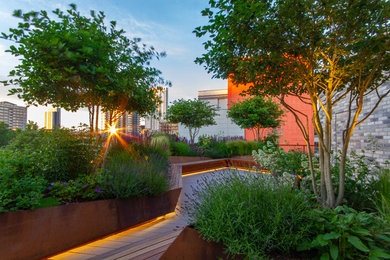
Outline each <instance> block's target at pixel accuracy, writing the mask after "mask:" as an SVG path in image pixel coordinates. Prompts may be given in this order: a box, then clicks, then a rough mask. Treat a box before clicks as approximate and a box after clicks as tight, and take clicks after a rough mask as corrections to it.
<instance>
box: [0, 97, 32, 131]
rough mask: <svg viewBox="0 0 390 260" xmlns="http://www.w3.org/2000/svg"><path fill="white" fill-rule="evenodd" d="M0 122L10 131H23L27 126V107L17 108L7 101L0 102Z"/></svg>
mask: <svg viewBox="0 0 390 260" xmlns="http://www.w3.org/2000/svg"><path fill="white" fill-rule="evenodd" d="M0 121H2V122H4V123H6V124H7V125H9V127H10V128H11V129H17V128H19V129H25V128H26V124H27V107H22V106H17V105H15V104H13V103H10V102H8V101H0Z"/></svg>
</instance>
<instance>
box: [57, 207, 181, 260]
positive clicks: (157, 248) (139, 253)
mask: <svg viewBox="0 0 390 260" xmlns="http://www.w3.org/2000/svg"><path fill="white" fill-rule="evenodd" d="M186 225H187V223H186V221H185V220H184V219H183V218H181V217H180V216H176V214H175V213H172V214H168V215H166V216H164V217H161V218H159V219H157V220H155V221H152V222H150V223H147V224H144V225H141V226H138V227H135V228H132V229H128V230H125V231H123V232H120V233H117V234H114V235H111V236H108V237H105V238H103V239H100V240H97V241H94V242H91V243H88V244H86V245H83V246H80V247H77V248H74V249H71V250H68V251H66V252H64V253H61V254H59V255H56V256H53V257H50V258H49V259H71V260H78V259H159V258H160V256H161V255H162V254H163V253H164V252H165V250H166V249H167V248H168V247H169V245H170V244H171V243H172V242H173V240H175V238H176V237H177V236H178V235H179V233H180V232H181V230H182V229H183V228H184V227H185V226H186Z"/></svg>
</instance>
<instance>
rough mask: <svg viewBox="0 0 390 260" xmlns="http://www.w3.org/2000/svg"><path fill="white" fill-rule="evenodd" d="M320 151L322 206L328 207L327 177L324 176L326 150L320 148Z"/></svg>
mask: <svg viewBox="0 0 390 260" xmlns="http://www.w3.org/2000/svg"><path fill="white" fill-rule="evenodd" d="M319 150H320V172H321V200H322V205H323V206H325V205H326V200H327V197H326V185H325V175H324V149H323V147H320V148H319Z"/></svg>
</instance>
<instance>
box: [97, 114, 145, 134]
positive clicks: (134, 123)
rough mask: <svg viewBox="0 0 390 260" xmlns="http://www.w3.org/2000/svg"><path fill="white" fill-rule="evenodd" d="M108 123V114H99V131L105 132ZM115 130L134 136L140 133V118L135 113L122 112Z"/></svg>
mask: <svg viewBox="0 0 390 260" xmlns="http://www.w3.org/2000/svg"><path fill="white" fill-rule="evenodd" d="M109 122H110V113H109V112H104V111H102V112H101V126H100V129H101V130H107V127H108V125H109ZM116 128H118V129H119V132H122V133H125V134H130V135H135V134H138V133H139V131H140V117H139V116H138V114H137V113H135V112H131V113H128V112H124V113H123V114H122V115H121V117H120V118H119V119H118V121H117V124H116Z"/></svg>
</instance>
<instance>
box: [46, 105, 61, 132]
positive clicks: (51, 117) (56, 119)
mask: <svg viewBox="0 0 390 260" xmlns="http://www.w3.org/2000/svg"><path fill="white" fill-rule="evenodd" d="M60 127H61V109H60V108H50V109H49V110H48V111H46V112H45V129H48V130H52V129H56V128H60Z"/></svg>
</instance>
